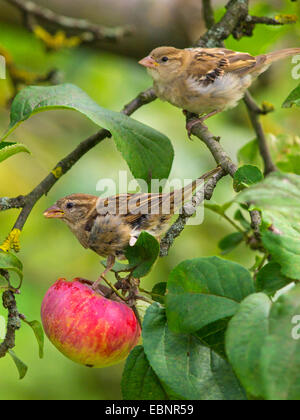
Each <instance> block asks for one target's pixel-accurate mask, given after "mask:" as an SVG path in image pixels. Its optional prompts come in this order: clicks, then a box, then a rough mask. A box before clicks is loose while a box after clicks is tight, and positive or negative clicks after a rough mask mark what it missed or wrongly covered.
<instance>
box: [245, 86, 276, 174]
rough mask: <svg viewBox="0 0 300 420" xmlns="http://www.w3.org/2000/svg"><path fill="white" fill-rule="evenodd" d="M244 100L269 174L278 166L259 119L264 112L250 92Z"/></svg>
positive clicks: (266, 171) (266, 172) (265, 171)
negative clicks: (273, 158)
mask: <svg viewBox="0 0 300 420" xmlns="http://www.w3.org/2000/svg"><path fill="white" fill-rule="evenodd" d="M244 101H245V104H246V105H247V109H248V113H249V117H250V120H251V123H252V125H253V128H254V130H255V132H256V136H257V141H258V146H259V150H260V154H261V156H262V158H263V161H264V167H265V169H264V173H265V175H268V174H270V173H271V172H275V171H277V168H276V165H275V164H274V162H273V160H272V156H271V153H270V150H269V147H268V143H267V139H266V136H265V133H264V130H263V127H262V124H261V122H260V121H259V115H260V114H261V113H262V111H260V109H259V108H258V106H257V104H256V103H255V101H254V100H253V98H252V97H251V95H250V93H249V92H246V94H245V98H244Z"/></svg>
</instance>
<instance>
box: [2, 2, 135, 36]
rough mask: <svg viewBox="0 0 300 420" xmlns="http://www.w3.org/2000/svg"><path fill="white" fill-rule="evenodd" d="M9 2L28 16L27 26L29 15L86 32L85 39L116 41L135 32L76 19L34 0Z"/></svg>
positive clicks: (129, 28) (29, 24)
mask: <svg viewBox="0 0 300 420" xmlns="http://www.w3.org/2000/svg"><path fill="white" fill-rule="evenodd" d="M6 1H7V2H8V3H10V4H12V5H13V6H16V7H17V8H18V9H19V10H20V11H21V12H22V13H23V15H25V17H26V22H27V27H28V26H29V27H30V28H31V26H32V23H31V21H29V22H30V23H28V17H32V16H34V17H35V18H38V19H42V20H44V21H46V22H49V23H52V24H55V25H57V26H59V27H61V28H64V29H66V30H72V31H76V32H79V33H81V34H84V35H85V37H84V38H83V39H84V40H85V41H88V42H91V41H98V40H101V41H102V40H105V41H116V40H118V39H120V38H123V37H124V36H127V35H130V34H132V33H133V29H132V27H129V26H126V27H117V28H108V27H104V26H101V25H96V24H93V23H91V22H88V21H87V20H84V19H75V18H71V17H68V16H62V15H59V14H57V13H55V12H53V11H52V10H50V9H48V8H46V7H42V6H39V5H38V4H36V3H34V2H32V1H26V0H25V1H24V0H6Z"/></svg>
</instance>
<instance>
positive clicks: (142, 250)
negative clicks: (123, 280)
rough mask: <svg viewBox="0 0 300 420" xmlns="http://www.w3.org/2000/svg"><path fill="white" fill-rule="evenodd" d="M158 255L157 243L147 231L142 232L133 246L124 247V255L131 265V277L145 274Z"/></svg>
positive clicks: (139, 276)
mask: <svg viewBox="0 0 300 420" xmlns="http://www.w3.org/2000/svg"><path fill="white" fill-rule="evenodd" d="M158 255H159V243H158V242H157V240H156V239H155V238H154V236H152V235H150V234H149V233H147V232H142V233H141V234H140V236H139V237H138V240H137V242H136V244H135V245H134V246H130V247H128V248H127V249H126V252H125V256H126V258H127V259H128V261H129V265H130V266H131V267H135V269H134V271H133V272H132V275H133V277H135V278H138V279H139V278H141V277H144V276H146V275H147V274H148V273H149V272H150V270H151V268H152V266H153V264H154V263H155V261H156V260H157V258H158Z"/></svg>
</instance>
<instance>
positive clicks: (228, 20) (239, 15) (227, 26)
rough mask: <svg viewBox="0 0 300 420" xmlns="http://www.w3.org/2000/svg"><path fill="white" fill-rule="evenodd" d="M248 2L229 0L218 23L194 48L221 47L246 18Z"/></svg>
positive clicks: (244, 0)
mask: <svg viewBox="0 0 300 420" xmlns="http://www.w3.org/2000/svg"><path fill="white" fill-rule="evenodd" d="M248 3H249V0H230V1H229V2H228V4H227V6H226V9H227V12H226V13H225V15H224V16H223V18H222V19H221V20H220V22H218V23H216V24H215V25H213V26H212V27H211V28H210V29H209V30H208V31H207V32H206V34H205V35H204V36H202V37H201V38H200V39H199V40H198V41H197V42H196V44H195V46H196V47H205V48H214V47H220V46H222V45H223V41H224V40H225V39H226V38H228V37H229V35H231V34H232V33H233V32H234V30H235V28H236V27H237V26H238V24H239V22H241V21H243V20H245V19H246V17H247V16H248V6H249V4H248Z"/></svg>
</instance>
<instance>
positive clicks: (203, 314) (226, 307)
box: [166, 257, 255, 333]
mask: <svg viewBox="0 0 300 420" xmlns="http://www.w3.org/2000/svg"><path fill="white" fill-rule="evenodd" d="M167 288H168V293H167V297H166V308H167V317H168V322H169V327H170V329H171V330H172V331H174V332H190V333H192V332H197V331H198V330H200V329H201V328H203V327H205V326H206V325H208V324H211V323H213V322H216V321H218V320H221V319H223V318H228V317H231V316H233V315H234V314H235V313H236V311H237V309H238V307H239V302H241V301H242V300H243V299H244V298H245V297H246V296H248V295H249V294H251V293H254V292H255V290H254V286H253V281H252V278H251V275H250V272H249V271H248V270H246V269H245V268H244V267H242V266H241V265H239V264H236V263H233V262H231V261H226V260H223V259H221V258H218V257H209V258H196V259H193V260H187V261H184V262H182V263H181V264H179V265H178V266H177V267H176V268H175V269H174V270H173V271H172V272H171V274H170V277H169V280H168V286H167Z"/></svg>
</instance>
